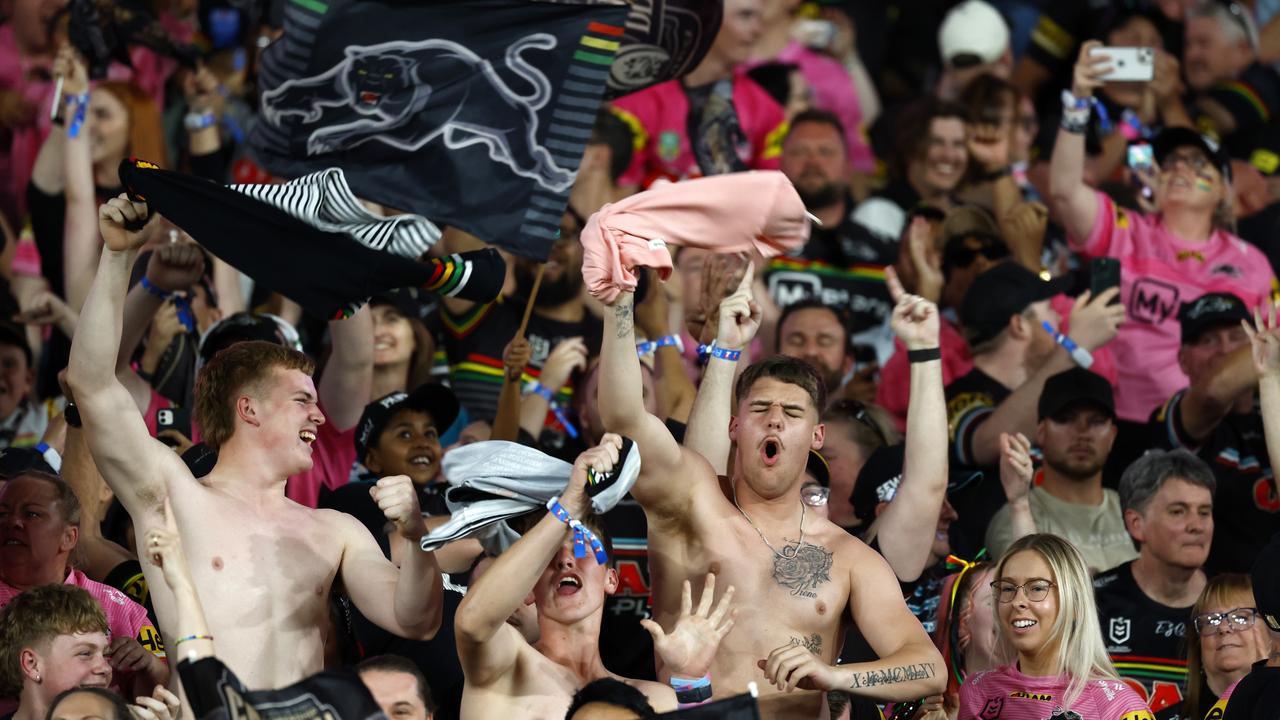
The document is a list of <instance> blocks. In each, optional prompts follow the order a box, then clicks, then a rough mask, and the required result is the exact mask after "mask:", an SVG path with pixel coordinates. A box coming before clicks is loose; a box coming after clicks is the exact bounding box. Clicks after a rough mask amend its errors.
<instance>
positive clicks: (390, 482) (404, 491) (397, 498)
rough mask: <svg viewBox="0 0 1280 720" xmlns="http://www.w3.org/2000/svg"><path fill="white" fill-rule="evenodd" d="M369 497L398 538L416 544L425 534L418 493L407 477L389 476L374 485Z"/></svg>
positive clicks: (425, 524) (425, 527)
mask: <svg viewBox="0 0 1280 720" xmlns="http://www.w3.org/2000/svg"><path fill="white" fill-rule="evenodd" d="M369 495H370V496H372V497H373V501H374V502H375V503H377V504H378V509H379V510H381V511H382V514H383V515H384V516H385V517H386V518H387V520H389V521H391V522H392V523H393V524H394V525H395V526H396V532H398V533H400V536H401V537H403V538H406V539H409V540H412V541H414V542H417V541H418V540H420V539H421V538H422V536H423V535H426V534H427V521H426V520H425V519H423V517H422V510H421V508H419V507H418V491H417V489H416V488H414V486H413V480H411V479H409V476H408V475H390V476H388V477H384V478H382V479H380V480H378V482H376V483H374V485H373V487H371V488H369Z"/></svg>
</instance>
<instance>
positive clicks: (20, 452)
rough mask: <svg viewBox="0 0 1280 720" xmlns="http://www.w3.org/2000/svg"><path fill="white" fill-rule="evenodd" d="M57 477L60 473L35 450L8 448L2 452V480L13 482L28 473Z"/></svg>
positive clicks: (0, 476)
mask: <svg viewBox="0 0 1280 720" xmlns="http://www.w3.org/2000/svg"><path fill="white" fill-rule="evenodd" d="M33 471H34V472H39V473H44V474H45V475H53V476H57V475H58V472H57V471H56V470H54V469H53V466H51V465H49V463H48V461H46V460H45V459H44V454H43V453H41V452H40V451H39V450H36V449H35V448H15V447H8V448H5V449H3V450H0V479H4V480H12V479H13V478H16V477H18V476H19V475H23V474H25V473H28V472H33Z"/></svg>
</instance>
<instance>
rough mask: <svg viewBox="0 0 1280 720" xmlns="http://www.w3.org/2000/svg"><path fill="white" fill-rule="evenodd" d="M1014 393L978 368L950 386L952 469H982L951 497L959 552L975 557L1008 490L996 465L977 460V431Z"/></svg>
mask: <svg viewBox="0 0 1280 720" xmlns="http://www.w3.org/2000/svg"><path fill="white" fill-rule="evenodd" d="M1011 394H1013V391H1012V390H1010V389H1009V388H1007V387H1005V386H1004V385H1003V384H1001V382H1000V381H999V380H996V379H995V378H993V377H991V376H990V375H988V374H986V373H984V372H983V371H981V370H979V369H978V368H976V367H975V368H974V369H973V370H970V371H969V372H968V373H967V374H965V375H964V376H962V377H959V378H957V379H955V380H953V381H952V382H951V384H950V385H948V386H947V389H946V397H947V428H948V431H949V433H950V441H951V453H950V455H951V460H950V464H951V469H952V470H953V471H961V470H963V471H968V472H980V473H981V474H982V477H981V478H978V479H976V480H974V481H973V482H971V483H969V484H968V485H966V486H965V487H964V488H962V489H960V490H958V491H957V492H953V493H951V494H949V495H948V496H947V498H948V499H949V500H950V501H951V505H952V507H954V508H955V510H956V515H957V516H958V518H957V520H956V522H955V524H954V525H953V526H952V527H953V528H957V529H958V534H957V532H952V534H951V537H952V544H953V546H954V550H955V552H956V553H958V554H960V555H961V556H963V557H973V556H974V555H976V554H977V551H978V550H979V549H980V548H981V547H982V545H983V542H984V540H985V538H986V536H987V525H989V524H990V523H991V518H993V517H995V514H996V512H997V511H999V510H1000V508H1001V507H1002V506H1004V503H1005V499H1004V489H1003V488H1002V487H1001V485H1000V474H999V472H998V470H997V468H996V467H995V466H981V465H978V464H976V463H975V462H974V461H973V433H974V431H975V430H976V429H977V428H978V426H980V425H981V424H982V423H984V422H986V421H987V419H988V418H990V417H991V413H993V412H995V409H996V407H997V406H999V405H1000V403H1002V402H1004V399H1005V398H1007V397H1009V396H1010V395H1011Z"/></svg>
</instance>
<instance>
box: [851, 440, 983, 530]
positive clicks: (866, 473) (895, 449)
mask: <svg viewBox="0 0 1280 720" xmlns="http://www.w3.org/2000/svg"><path fill="white" fill-rule="evenodd" d="M905 457H906V445H905V444H904V443H898V444H897V445H882V446H880V447H878V448H876V449H875V451H874V452H872V453H871V456H870V457H868V458H867V462H866V463H865V464H864V465H863V466H862V470H860V471H859V472H858V479H857V481H856V482H855V483H854V484H853V494H852V495H850V496H849V502H851V503H852V504H853V514H854V517H856V518H858V519H859V520H861V521H862V527H864V528H865V527H867V526H868V525H870V524H871V521H873V520H875V518H876V506H877V505H879V504H880V503H882V502H889V501H891V500H893V498H894V497H895V496H896V495H897V494H898V487H899V486H900V485H901V484H902V466H903V464H904V460H905ZM981 479H982V473H981V472H975V471H972V470H963V469H958V468H955V467H954V466H952V469H950V470H948V476H947V492H948V493H951V492H955V491H956V490H960V489H961V488H964V487H967V486H968V485H969V484H970V483H972V482H973V481H975V480H981ZM933 521H934V522H936V521H937V518H934V519H933Z"/></svg>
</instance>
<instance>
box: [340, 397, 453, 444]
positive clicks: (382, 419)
mask: <svg viewBox="0 0 1280 720" xmlns="http://www.w3.org/2000/svg"><path fill="white" fill-rule="evenodd" d="M404 409H409V410H420V411H422V412H425V413H428V414H430V415H431V420H432V422H433V423H435V427H436V431H437V432H441V433H443V432H444V431H445V430H448V429H449V426H450V425H453V421H454V420H455V419H457V417H458V398H457V397H455V396H454V394H453V391H452V390H450V389H449V388H447V387H445V386H444V385H441V384H440V383H425V384H423V385H421V386H419V387H418V389H416V390H414V391H413V392H411V393H402V392H393V393H391V394H389V395H384V396H383V397H381V398H379V399H377V400H374V401H373V402H371V403H369V404H368V405H365V406H364V413H363V414H361V415H360V422H359V423H357V424H356V436H355V443H356V459H357V460H359V461H361V462H364V456H365V454H366V453H367V452H368V451H369V448H370V447H371V446H373V445H375V444H376V443H377V441H378V436H379V435H381V434H382V430H383V429H384V428H385V427H386V426H387V423H388V422H390V421H391V418H392V417H393V416H394V415H395V414H396V413H398V412H400V411H401V410H404Z"/></svg>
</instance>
